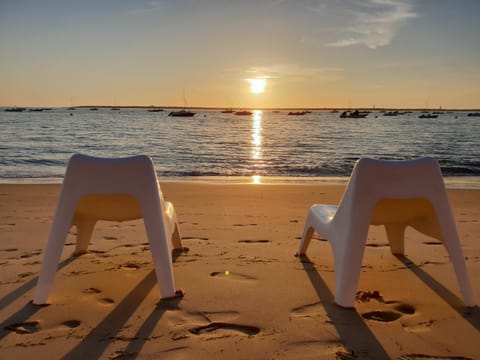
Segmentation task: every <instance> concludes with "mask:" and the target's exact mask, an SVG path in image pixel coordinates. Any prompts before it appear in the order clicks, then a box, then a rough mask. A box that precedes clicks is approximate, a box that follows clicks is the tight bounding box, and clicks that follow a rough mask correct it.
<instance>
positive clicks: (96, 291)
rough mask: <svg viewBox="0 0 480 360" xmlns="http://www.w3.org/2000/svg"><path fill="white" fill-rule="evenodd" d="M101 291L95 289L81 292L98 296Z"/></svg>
mask: <svg viewBox="0 0 480 360" xmlns="http://www.w3.org/2000/svg"><path fill="white" fill-rule="evenodd" d="M101 292H102V290H99V289H96V288H88V289H85V290H83V293H84V294H100V293H101Z"/></svg>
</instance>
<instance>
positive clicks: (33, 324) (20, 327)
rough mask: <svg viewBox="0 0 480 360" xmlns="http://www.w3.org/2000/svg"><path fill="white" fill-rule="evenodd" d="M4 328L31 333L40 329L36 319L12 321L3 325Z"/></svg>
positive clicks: (19, 332)
mask: <svg viewBox="0 0 480 360" xmlns="http://www.w3.org/2000/svg"><path fill="white" fill-rule="evenodd" d="M5 330H10V331H13V332H16V333H17V334H21V335H23V334H33V333H36V332H38V331H40V330H41V327H40V323H39V322H38V321H26V322H23V323H14V324H10V325H7V326H5Z"/></svg>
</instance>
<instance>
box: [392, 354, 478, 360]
mask: <svg viewBox="0 0 480 360" xmlns="http://www.w3.org/2000/svg"><path fill="white" fill-rule="evenodd" d="M422 359H433V360H474V359H473V358H471V357H465V356H438V355H427V354H408V355H402V356H400V357H399V358H398V360H422Z"/></svg>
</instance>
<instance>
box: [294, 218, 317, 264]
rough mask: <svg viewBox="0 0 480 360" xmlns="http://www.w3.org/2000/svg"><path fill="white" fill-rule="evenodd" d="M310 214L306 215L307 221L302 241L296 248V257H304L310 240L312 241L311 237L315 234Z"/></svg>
mask: <svg viewBox="0 0 480 360" xmlns="http://www.w3.org/2000/svg"><path fill="white" fill-rule="evenodd" d="M310 217H311V214H310V213H309V214H308V217H307V221H306V222H305V227H304V229H303V235H302V239H301V241H300V244H299V246H298V251H297V254H296V255H297V256H300V255H305V253H306V252H307V248H308V246H309V245H310V240H312V236H313V234H314V232H315V229H314V228H313V226H312V224H311V220H310Z"/></svg>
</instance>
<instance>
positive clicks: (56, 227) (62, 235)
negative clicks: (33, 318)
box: [33, 198, 76, 305]
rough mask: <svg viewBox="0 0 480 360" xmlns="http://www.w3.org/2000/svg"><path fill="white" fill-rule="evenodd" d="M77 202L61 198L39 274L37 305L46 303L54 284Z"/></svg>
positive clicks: (34, 301)
mask: <svg viewBox="0 0 480 360" xmlns="http://www.w3.org/2000/svg"><path fill="white" fill-rule="evenodd" d="M74 204H76V202H74V203H73V202H71V201H69V200H66V199H65V198H64V199H60V201H59V205H58V206H57V210H56V212H55V217H54V220H53V224H52V228H51V230H50V235H49V238H48V242H47V246H46V249H45V255H44V257H43V263H42V268H41V270H40V274H39V276H38V281H37V286H36V288H35V294H34V296H33V303H34V304H36V305H42V304H46V303H47V300H48V294H49V293H50V290H51V288H52V285H53V280H54V278H55V272H56V271H57V267H58V263H59V261H60V256H61V255H62V250H63V246H64V244H65V239H66V237H67V233H68V230H69V229H70V227H71V224H72V218H73V213H74V210H75V207H74V206H75V205H74Z"/></svg>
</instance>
